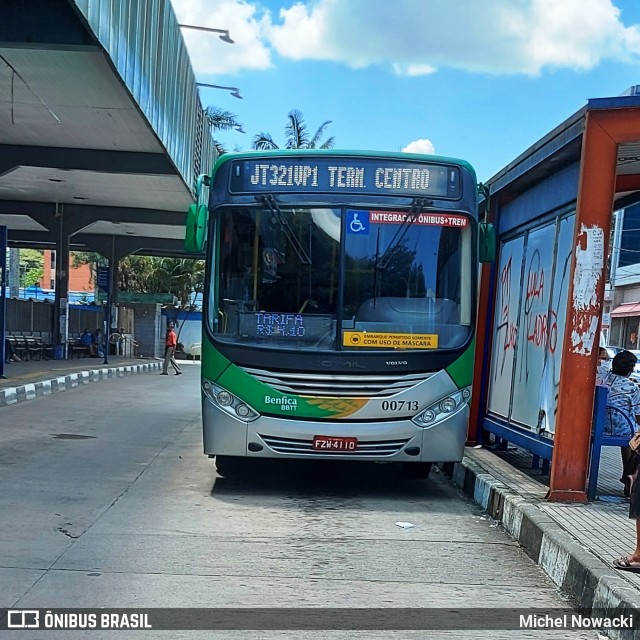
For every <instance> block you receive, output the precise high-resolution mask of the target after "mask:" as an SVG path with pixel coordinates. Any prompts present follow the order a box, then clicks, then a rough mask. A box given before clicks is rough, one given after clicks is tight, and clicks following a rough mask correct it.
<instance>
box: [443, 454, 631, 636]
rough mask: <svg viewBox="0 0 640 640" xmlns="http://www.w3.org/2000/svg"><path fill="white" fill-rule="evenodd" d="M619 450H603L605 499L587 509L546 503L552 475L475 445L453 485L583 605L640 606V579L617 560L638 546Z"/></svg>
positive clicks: (526, 458)
mask: <svg viewBox="0 0 640 640" xmlns="http://www.w3.org/2000/svg"><path fill="white" fill-rule="evenodd" d="M621 469H622V464H621V462H620V450H619V448H616V447H605V448H603V450H602V461H601V466H600V476H599V479H598V494H599V497H598V499H597V500H595V501H594V502H590V503H588V504H558V503H549V502H546V501H545V500H544V497H545V495H546V493H547V490H548V484H549V478H548V476H543V475H542V474H541V472H540V471H539V470H533V469H532V468H531V455H530V454H529V453H528V452H524V451H521V450H517V449H514V450H509V451H505V452H493V451H490V450H488V449H476V448H468V449H467V450H466V452H465V457H464V459H463V461H462V462H461V463H459V464H456V465H455V466H454V469H453V475H452V478H453V480H454V482H455V483H456V484H457V485H458V486H459V487H460V488H461V489H462V490H463V491H464V492H465V493H466V494H467V495H469V496H471V497H472V498H473V499H474V500H475V501H476V502H477V503H478V504H480V505H481V506H482V507H483V508H484V509H485V510H486V511H487V513H488V514H489V515H490V516H491V517H492V518H494V519H495V520H497V521H498V522H500V524H501V525H502V526H503V527H504V528H505V529H506V530H507V531H508V532H509V534H510V535H511V536H512V537H513V538H514V539H515V540H516V541H517V542H519V543H520V544H521V545H522V547H523V548H524V550H525V551H526V552H527V553H528V554H529V555H530V556H531V557H532V558H533V559H534V560H535V561H536V562H537V563H538V564H539V565H540V566H541V567H542V569H544V571H545V572H546V573H547V574H548V575H549V576H550V578H551V579H552V580H553V581H554V582H555V584H556V585H558V587H560V588H561V589H563V590H564V591H566V592H568V593H569V594H570V595H572V596H573V597H574V598H575V599H576V600H577V601H578V603H579V604H580V606H583V607H589V608H591V607H593V608H605V609H612V608H622V609H624V610H625V612H626V613H633V614H637V613H638V610H639V609H640V574H635V573H629V572H625V571H618V570H617V569H615V568H614V567H613V566H612V564H611V563H612V561H613V559H614V558H617V557H620V556H622V555H626V554H628V553H630V552H631V551H632V550H633V549H634V548H635V521H633V520H630V519H629V518H628V517H627V514H628V510H629V502H628V501H627V500H625V499H624V498H623V493H622V484H621V483H620V482H619V480H618V478H619V477H620V474H621ZM636 633H637V632H635V631H633V630H627V631H619V630H611V631H610V632H609V630H607V635H608V637H611V638H621V639H622V638H624V639H625V640H627V639H630V638H636V637H639V636H637V635H635V634H636Z"/></svg>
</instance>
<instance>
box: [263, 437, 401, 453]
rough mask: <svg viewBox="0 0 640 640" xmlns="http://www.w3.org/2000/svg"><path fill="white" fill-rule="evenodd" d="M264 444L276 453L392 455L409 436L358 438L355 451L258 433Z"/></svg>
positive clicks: (310, 441)
mask: <svg viewBox="0 0 640 640" xmlns="http://www.w3.org/2000/svg"><path fill="white" fill-rule="evenodd" d="M260 437H261V438H262V439H263V440H264V442H265V444H266V445H267V446H268V447H269V448H270V449H273V450H274V451H276V452H277V453H292V454H297V455H312V456H313V455H322V456H326V455H331V456H337V457H339V456H346V455H348V456H357V457H360V458H366V457H367V456H392V455H393V454H394V453H398V451H400V450H401V449H402V447H404V446H405V445H406V444H407V442H409V438H404V439H396V440H375V441H371V440H367V441H365V440H358V448H357V449H356V450H355V451H331V452H328V451H326V450H324V449H314V448H313V441H312V440H303V439H299V438H280V437H278V436H267V435H263V434H260Z"/></svg>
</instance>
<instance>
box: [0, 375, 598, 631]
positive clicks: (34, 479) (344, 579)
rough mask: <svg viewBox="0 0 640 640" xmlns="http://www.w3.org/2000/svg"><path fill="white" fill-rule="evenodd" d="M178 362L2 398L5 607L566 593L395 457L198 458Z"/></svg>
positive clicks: (0, 577)
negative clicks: (20, 398) (217, 461)
mask: <svg viewBox="0 0 640 640" xmlns="http://www.w3.org/2000/svg"><path fill="white" fill-rule="evenodd" d="M183 370H184V371H185V375H182V376H180V377H176V376H168V377H161V376H158V375H157V374H155V373H149V374H142V375H137V376H131V377H126V378H118V379H113V380H105V381H101V382H98V383H95V384H92V385H84V386H82V387H79V388H77V389H73V390H71V391H67V392H64V393H59V394H56V395H53V396H48V397H45V398H38V399H35V400H31V401H28V402H23V403H19V404H17V405H12V406H8V407H3V408H0V509H1V511H0V513H1V514H2V516H1V517H0V607H11V608H29V607H46V608H58V607H99V608H109V607H113V608H120V607H127V608H131V607H153V608H157V607H180V608H182V607H195V608H209V607H240V608H250V607H266V608H275V609H279V608H283V607H341V608H342V607H354V608H361V607H367V608H376V607H385V608H389V607H401V608H405V607H408V608H411V607H416V608H422V607H435V608H439V607H442V608H447V609H451V608H453V609H456V608H458V609H459V608H467V607H497V608H499V607H536V608H538V609H542V610H546V609H549V610H552V609H554V608H556V607H566V606H570V605H569V604H568V603H567V601H566V600H565V599H564V597H563V596H562V595H561V594H560V593H559V592H558V591H557V589H556V587H555V586H554V585H553V584H552V583H551V581H550V580H549V579H548V578H547V577H546V576H545V575H544V574H543V573H542V571H541V570H540V569H539V568H538V567H537V566H536V565H535V564H534V563H533V562H532V561H531V560H530V559H529V558H528V557H527V556H526V555H525V554H524V552H523V551H522V550H521V549H520V548H519V547H518V546H517V544H515V543H514V542H513V541H512V540H511V539H510V538H508V536H507V535H506V534H505V533H504V532H502V531H501V530H500V529H499V528H497V527H496V526H495V525H494V524H493V523H492V521H491V520H489V519H488V518H487V517H485V516H483V515H482V513H481V511H480V510H479V509H478V507H477V506H476V505H475V504H473V503H472V502H470V501H469V500H468V499H467V498H466V497H464V496H463V495H462V494H461V493H460V492H459V491H458V490H457V489H456V488H455V487H454V486H453V485H452V484H450V483H449V482H448V480H447V479H446V478H445V477H443V476H442V475H440V474H438V473H437V472H434V473H433V474H432V477H431V478H430V479H429V480H428V481H415V480H408V479H405V478H403V476H402V475H401V473H400V471H399V470H398V469H396V468H395V467H393V466H390V465H375V464H357V465H345V464H339V463H336V464H319V463H315V464H311V463H294V464H282V463H280V464H261V465H255V466H252V467H251V468H250V469H249V471H248V473H247V476H246V477H244V478H243V479H241V480H230V479H226V478H219V477H216V473H215V468H214V465H213V462H212V461H211V460H209V459H208V458H206V457H205V456H204V455H203V454H202V446H201V431H200V408H199V403H200V400H199V386H198V384H199V379H198V376H199V366H198V364H185V366H184V367H183ZM397 523H408V524H410V525H412V526H411V527H407V528H403V527H402V526H399V525H398V524H397ZM405 527H406V525H405ZM283 615H286V614H285V613H284V612H283ZM465 615H468V614H465ZM455 617H456V614H452V619H455ZM78 633H79V632H78ZM78 633H77V634H76V635H72V636H71V637H83V638H85V637H87V638H103V637H104V638H110V639H114V638H118V637H121V638H122V637H127V638H129V637H134V638H140V639H142V638H223V637H224V638H258V637H259V638H296V639H297V638H306V637H309V638H351V637H357V638H367V639H369V638H389V637H393V638H462V637H464V638H481V637H486V638H492V639H499V638H529V637H530V638H557V639H562V638H597V637H598V636H597V634H596V633H595V632H590V631H589V632H587V631H580V632H577V631H565V630H558V629H555V630H552V631H544V630H540V629H536V630H519V631H501V630H499V629H496V630H491V631H485V632H480V631H473V630H471V631H459V630H458V631H454V630H449V631H447V630H446V629H444V630H442V631H394V632H389V631H366V632H353V631H351V632H349V631H344V632H338V631H336V632H333V631H308V632H304V631H287V632H284V631H281V632H277V631H272V632H266V631H263V632H259V631H232V632H231V631H227V632H222V631H217V632H212V631H164V632H160V631H136V632H133V631H126V632H125V631H122V632H112V631H111V632H102V631H91V632H82V633H80V634H79V635H78ZM0 635H2V634H0ZM2 637H3V638H4V637H7V638H9V637H15V638H20V639H21V640H27V639H31V638H34V639H35V638H44V639H45V640H46V639H47V638H66V637H69V632H63V631H41V632H31V631H22V632H17V631H16V632H7V633H5V634H4V635H3V636H2Z"/></svg>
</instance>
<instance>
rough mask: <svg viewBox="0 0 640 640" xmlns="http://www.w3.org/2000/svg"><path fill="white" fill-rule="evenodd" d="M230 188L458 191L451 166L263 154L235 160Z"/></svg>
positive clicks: (443, 194) (440, 194)
mask: <svg viewBox="0 0 640 640" xmlns="http://www.w3.org/2000/svg"><path fill="white" fill-rule="evenodd" d="M229 190H230V191H231V193H283V192H284V193H296V192H298V193H303V192H307V193H309V192H316V193H325V194H326V193H334V194H338V193H369V194H385V195H401V196H402V195H407V196H432V197H437V198H451V199H457V198H459V197H460V191H461V189H460V171H459V169H458V168H457V167H454V166H447V165H441V164H431V163H424V162H416V161H411V160H405V161H403V160H382V159H380V160H379V159H376V158H357V159H356V158H347V157H333V158H308V159H304V158H302V159H301V158H287V157H283V158H274V159H273V160H271V161H269V160H268V159H265V158H260V159H256V160H236V161H234V162H233V163H232V166H231V178H230V181H229Z"/></svg>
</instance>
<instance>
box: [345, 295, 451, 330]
mask: <svg viewBox="0 0 640 640" xmlns="http://www.w3.org/2000/svg"><path fill="white" fill-rule="evenodd" d="M356 321H358V322H393V323H399V324H404V323H408V324H422V323H430V324H457V323H458V322H460V308H459V306H458V305H457V304H456V303H455V302H454V301H453V300H450V299H449V298H396V297H381V298H369V300H366V301H365V302H363V303H362V304H361V305H360V308H359V309H358V313H357V314H356Z"/></svg>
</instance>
